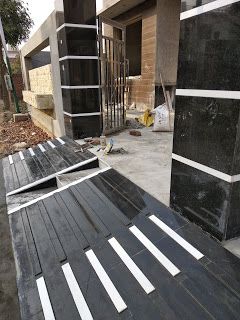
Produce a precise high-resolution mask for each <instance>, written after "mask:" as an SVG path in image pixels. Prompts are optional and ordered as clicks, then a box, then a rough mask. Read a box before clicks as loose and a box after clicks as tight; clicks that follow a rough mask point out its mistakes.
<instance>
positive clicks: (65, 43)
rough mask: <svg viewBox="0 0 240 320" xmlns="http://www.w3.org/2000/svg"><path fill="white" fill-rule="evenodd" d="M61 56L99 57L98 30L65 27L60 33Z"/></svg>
mask: <svg viewBox="0 0 240 320" xmlns="http://www.w3.org/2000/svg"><path fill="white" fill-rule="evenodd" d="M58 48H59V56H60V58H61V57H64V56H97V55H98V51H97V30H94V29H85V28H69V27H64V28H63V29H61V30H60V31H59V32H58Z"/></svg>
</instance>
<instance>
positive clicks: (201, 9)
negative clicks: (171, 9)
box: [180, 0, 239, 20]
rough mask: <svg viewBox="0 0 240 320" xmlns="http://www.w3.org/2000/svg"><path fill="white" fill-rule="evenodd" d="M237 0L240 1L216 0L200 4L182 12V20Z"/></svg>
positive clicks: (234, 0)
mask: <svg viewBox="0 0 240 320" xmlns="http://www.w3.org/2000/svg"><path fill="white" fill-rule="evenodd" d="M236 2H239V0H216V1H212V2H210V3H207V4H204V5H202V6H199V7H197V8H194V9H191V10H188V11H185V12H182V13H181V16H180V20H185V19H188V18H191V17H195V16H198V15H200V14H203V13H207V12H209V11H212V10H216V9H219V8H222V7H225V6H228V5H230V4H233V3H236Z"/></svg>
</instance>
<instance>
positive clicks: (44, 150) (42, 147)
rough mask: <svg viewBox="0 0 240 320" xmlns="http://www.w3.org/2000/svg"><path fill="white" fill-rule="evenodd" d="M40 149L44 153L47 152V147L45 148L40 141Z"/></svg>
mask: <svg viewBox="0 0 240 320" xmlns="http://www.w3.org/2000/svg"><path fill="white" fill-rule="evenodd" d="M38 147H39V149H40V150H41V151H42V152H43V153H44V152H46V149H45V148H44V146H43V145H41V144H40V143H39V144H38Z"/></svg>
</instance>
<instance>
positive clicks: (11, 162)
mask: <svg viewBox="0 0 240 320" xmlns="http://www.w3.org/2000/svg"><path fill="white" fill-rule="evenodd" d="M8 160H9V163H10V164H13V157H12V156H11V155H10V156H8Z"/></svg>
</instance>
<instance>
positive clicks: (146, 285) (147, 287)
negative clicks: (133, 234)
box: [108, 238, 155, 294]
mask: <svg viewBox="0 0 240 320" xmlns="http://www.w3.org/2000/svg"><path fill="white" fill-rule="evenodd" d="M108 242H109V243H110V245H111V246H112V248H113V249H114V251H115V252H116V253H117V254H118V256H119V257H120V258H121V260H122V261H123V263H124V264H125V265H126V267H127V268H128V270H129V271H130V272H131V273H132V275H133V276H134V278H135V279H136V280H137V282H138V283H139V284H140V286H141V287H142V288H143V290H144V291H145V292H146V294H150V293H151V292H153V291H154V290H155V288H154V286H153V285H152V284H151V282H150V281H149V280H148V278H147V277H146V276H145V275H144V273H143V272H142V271H141V270H140V269H139V267H138V266H137V265H136V263H135V262H134V261H133V260H132V259H131V258H130V257H129V255H128V254H127V252H126V251H125V250H124V249H123V247H122V246H121V245H120V243H119V242H118V241H117V240H116V239H115V238H112V239H110V240H108Z"/></svg>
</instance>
